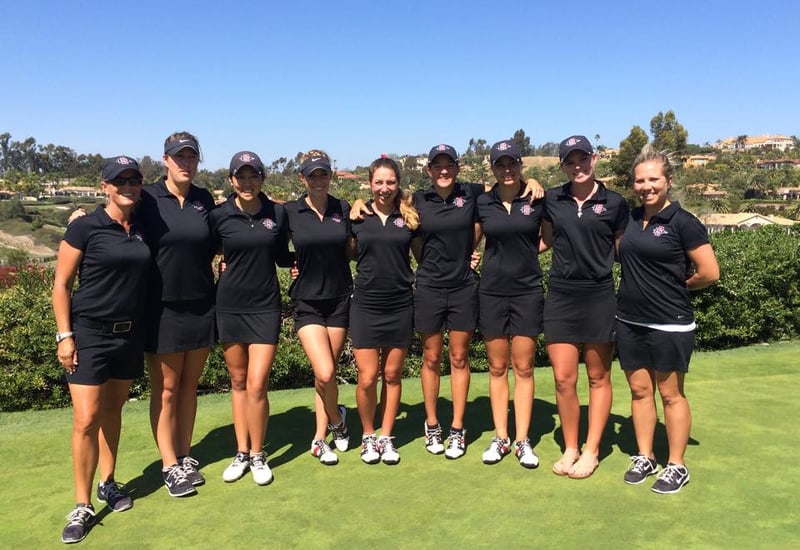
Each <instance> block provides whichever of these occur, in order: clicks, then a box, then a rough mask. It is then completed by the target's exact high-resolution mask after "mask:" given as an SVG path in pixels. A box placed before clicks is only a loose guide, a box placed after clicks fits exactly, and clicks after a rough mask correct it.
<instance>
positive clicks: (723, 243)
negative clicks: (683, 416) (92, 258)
mask: <svg viewBox="0 0 800 550" xmlns="http://www.w3.org/2000/svg"><path fill="white" fill-rule="evenodd" d="M795 227H797V226H795ZM711 242H712V245H713V246H714V249H715V251H716V253H717V258H718V259H719V262H720V268H721V273H722V276H721V279H720V282H719V283H718V284H717V285H715V286H712V287H709V288H707V289H704V290H702V291H700V292H697V293H695V294H694V304H695V309H696V311H697V322H698V330H697V342H698V348H700V349H720V348H727V347H735V346H742V345H746V344H752V343H756V342H765V341H774V340H782V339H790V338H797V337H798V336H800V234H798V231H797V230H787V229H786V228H779V227H776V226H770V227H764V228H761V229H758V230H756V231H752V232H738V233H722V234H716V235H712V237H711ZM549 262H550V254H545V255H544V256H543V257H542V267H543V270H545V271H546V270H547V268H548V266H549ZM52 284H53V273H52V270H49V269H41V268H34V267H29V268H27V269H24V270H22V271H21V272H20V273H19V274H18V275H17V279H16V281H14V282H13V283H12V284H11V285H10V286H9V287H8V288H5V289H3V290H0V410H1V411H12V410H23V409H31V408H33V409H44V408H53V407H61V406H65V405H68V404H69V393H68V390H67V386H66V384H65V382H64V378H63V375H62V369H61V367H60V365H59V364H58V361H57V360H56V355H55V349H56V346H55V340H54V334H55V332H56V327H55V322H54V321H53V315H52V309H51V306H50V291H51V288H52ZM281 286H282V287H283V288H284V289H286V288H287V286H288V278H287V275H286V273H285V270H281ZM283 310H284V311H283V314H284V315H283V317H284V321H283V326H282V329H281V334H280V342H279V345H278V352H277V356H276V358H275V364H274V367H273V370H272V379H271V383H270V387H271V388H273V389H283V388H295V387H304V386H310V385H311V384H312V383H313V373H312V371H311V367H310V366H309V365H308V362H307V360H306V357H305V354H304V353H303V350H302V347H301V346H300V343H299V342H298V341H297V338H296V336H295V334H294V330H293V323H292V321H291V316H290V314H289V308H288V299H287V298H286V297H285V296H284V302H283ZM539 344H540V345H539V349H538V350H537V358H536V364H537V365H540V366H541V365H544V364H546V355H545V351H544V346H543V345H542V344H543V342H542V339H541V338H540V339H539ZM420 353H421V350H420V344H419V339H418V337H416V336H415V338H414V341H413V344H412V347H411V350H410V352H409V357H408V359H407V360H406V365H405V374H406V375H407V376H418V375H419V369H420V366H421V357H420ZM470 358H471V362H472V368H473V370H475V371H479V372H482V371H486V370H487V363H486V352H485V348H484V345H483V342H482V341H480V338H479V337H476V338H475V340H474V341H473V343H472V347H471V353H470ZM446 362H447V358H446V356H445V366H444V371H445V372H448V371H449V367H448V365H447V364H446ZM355 379H356V369H355V365H354V363H353V358H352V354H351V353H350V351H349V349H347V350H345V353H344V354H343V355H342V359H341V363H340V368H339V380H340V382H342V383H354V382H355ZM200 385H201V388H202V390H203V391H206V392H210V391H225V390H227V389H228V386H229V379H228V373H227V369H226V368H225V362H224V360H223V358H222V350H221V349H220V348H219V347H217V348H215V349H214V350H213V351H212V354H211V357H210V358H209V361H208V366H207V368H206V369H205V371H204V373H203V377H202V379H201V381H200ZM148 392H149V384H148V380H147V378H146V377H145V378H143V379H141V380H138V381H137V382H136V383H135V384H134V386H133V389H132V395H133V396H136V397H139V396H146V395H147V393H148Z"/></svg>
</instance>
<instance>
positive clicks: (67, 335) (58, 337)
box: [56, 331, 72, 344]
mask: <svg viewBox="0 0 800 550" xmlns="http://www.w3.org/2000/svg"><path fill="white" fill-rule="evenodd" d="M67 338H72V332H71V331H68V332H56V343H57V344H58V343H60V342H61V340H66V339H67Z"/></svg>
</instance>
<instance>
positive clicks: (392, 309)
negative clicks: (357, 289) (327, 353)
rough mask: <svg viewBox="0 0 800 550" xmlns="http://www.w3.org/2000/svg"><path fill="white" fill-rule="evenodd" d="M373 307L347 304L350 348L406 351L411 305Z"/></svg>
mask: <svg viewBox="0 0 800 550" xmlns="http://www.w3.org/2000/svg"><path fill="white" fill-rule="evenodd" d="M409 298H410V297H409ZM404 301H405V300H404ZM405 302H406V303H405V304H403V305H400V306H395V305H391V306H388V307H387V306H386V305H383V306H373V305H369V304H362V303H359V302H358V301H357V300H356V299H353V300H352V301H351V302H350V339H351V340H352V343H353V347H354V348H407V347H409V346H411V335H412V332H413V328H414V326H413V322H414V304H413V303H412V302H411V300H410V299H409V300H408V301H405Z"/></svg>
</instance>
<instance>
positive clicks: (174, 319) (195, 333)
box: [144, 299, 216, 353]
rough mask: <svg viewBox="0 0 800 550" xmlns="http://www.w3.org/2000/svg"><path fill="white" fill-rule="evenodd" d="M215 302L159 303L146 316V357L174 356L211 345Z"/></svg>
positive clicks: (203, 300)
mask: <svg viewBox="0 0 800 550" xmlns="http://www.w3.org/2000/svg"><path fill="white" fill-rule="evenodd" d="M214 321H215V315H214V302H213V301H212V300H210V299H202V300H185V301H180V302H161V303H159V304H157V305H156V306H154V307H152V308H151V309H150V311H148V314H147V336H146V339H145V347H144V350H145V351H146V352H147V353H175V352H179V351H191V350H194V349H200V348H210V347H212V346H213V345H214V343H215V341H216V338H215V334H214V333H215V331H214Z"/></svg>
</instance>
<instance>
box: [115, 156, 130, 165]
mask: <svg viewBox="0 0 800 550" xmlns="http://www.w3.org/2000/svg"><path fill="white" fill-rule="evenodd" d="M117 164H121V165H123V166H127V165H129V164H131V161H130V160H128V157H117Z"/></svg>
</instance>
